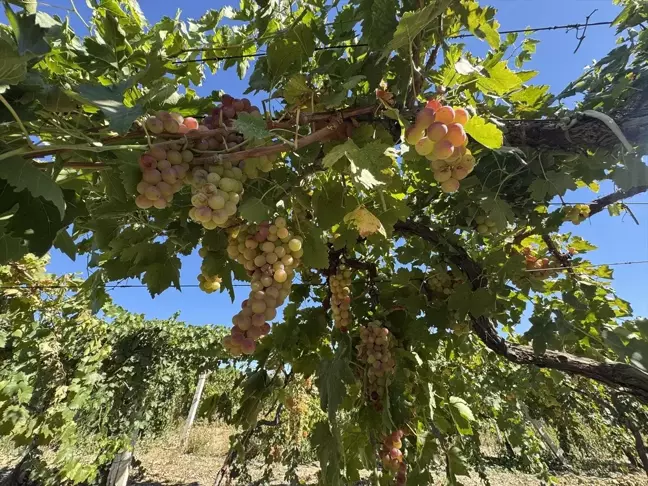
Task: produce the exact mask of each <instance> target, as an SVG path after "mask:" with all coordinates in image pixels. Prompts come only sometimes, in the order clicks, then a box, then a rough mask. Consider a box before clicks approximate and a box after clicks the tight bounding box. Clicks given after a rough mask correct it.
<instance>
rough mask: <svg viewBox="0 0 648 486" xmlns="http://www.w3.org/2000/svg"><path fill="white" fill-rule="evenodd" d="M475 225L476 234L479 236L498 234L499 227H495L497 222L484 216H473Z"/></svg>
mask: <svg viewBox="0 0 648 486" xmlns="http://www.w3.org/2000/svg"><path fill="white" fill-rule="evenodd" d="M475 224H476V225H477V226H476V229H477V233H479V234H480V235H484V236H486V235H496V234H497V233H499V232H500V227H499V226H498V225H497V222H496V221H495V220H494V219H493V218H491V217H490V216H487V215H485V214H478V215H477V216H475Z"/></svg>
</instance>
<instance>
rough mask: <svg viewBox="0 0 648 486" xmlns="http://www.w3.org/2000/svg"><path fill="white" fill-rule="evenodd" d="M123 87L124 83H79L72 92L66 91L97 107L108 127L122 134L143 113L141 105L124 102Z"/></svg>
mask: <svg viewBox="0 0 648 486" xmlns="http://www.w3.org/2000/svg"><path fill="white" fill-rule="evenodd" d="M125 88H126V86H124V85H115V86H99V85H96V84H80V85H78V86H77V87H76V88H75V90H74V92H68V95H70V96H72V97H76V98H79V99H80V101H82V102H84V103H86V104H89V105H92V106H96V107H97V108H99V109H100V110H101V111H102V112H103V114H104V116H105V117H106V118H107V119H108V122H109V124H110V128H112V129H113V130H115V131H116V132H118V133H120V134H123V133H126V132H127V131H128V130H129V129H130V127H131V126H132V125H133V122H134V121H135V120H137V118H139V117H140V116H142V115H143V114H144V109H143V108H142V105H139V104H137V105H135V106H132V107H128V106H126V105H125V104H124V89H125ZM75 94H76V96H75Z"/></svg>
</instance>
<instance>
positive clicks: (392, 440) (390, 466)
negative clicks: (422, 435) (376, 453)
mask: <svg viewBox="0 0 648 486" xmlns="http://www.w3.org/2000/svg"><path fill="white" fill-rule="evenodd" d="M404 436H405V434H404V432H403V431H402V430H396V431H394V432H393V433H392V434H390V435H388V436H387V437H385V439H384V440H383V443H382V449H381V451H380V458H381V460H382V465H383V467H384V468H385V470H387V471H390V472H391V473H395V474H396V485H397V486H402V485H404V484H405V483H406V482H407V465H406V464H405V462H404V460H403V452H402V451H401V448H402V447H403V443H402V439H403V437H404Z"/></svg>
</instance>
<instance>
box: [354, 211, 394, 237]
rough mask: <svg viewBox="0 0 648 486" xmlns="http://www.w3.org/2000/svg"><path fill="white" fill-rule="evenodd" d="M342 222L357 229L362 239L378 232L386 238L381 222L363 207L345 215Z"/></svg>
mask: <svg viewBox="0 0 648 486" xmlns="http://www.w3.org/2000/svg"><path fill="white" fill-rule="evenodd" d="M344 222H345V223H347V224H348V225H349V226H351V227H354V228H355V229H357V230H358V233H360V236H362V237H367V236H370V235H373V234H374V233H376V232H378V233H380V234H381V235H383V236H384V237H385V238H387V233H386V232H385V228H384V226H383V224H382V222H381V221H380V220H379V219H378V218H377V217H376V216H374V214H373V213H372V212H371V211H369V210H368V209H367V208H365V207H364V206H358V207H357V208H355V209H354V210H353V211H351V212H350V213H347V214H346V215H345V216H344Z"/></svg>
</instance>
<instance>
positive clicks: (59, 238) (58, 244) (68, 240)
mask: <svg viewBox="0 0 648 486" xmlns="http://www.w3.org/2000/svg"><path fill="white" fill-rule="evenodd" d="M54 248H57V249H59V250H61V251H62V252H63V253H65V254H66V255H67V256H68V257H70V260H72V261H75V260H76V255H77V247H76V243H74V240H73V239H72V237H71V236H70V234H69V233H68V232H67V230H66V229H65V228H62V229H60V230H59V232H58V233H57V234H56V238H54Z"/></svg>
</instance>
